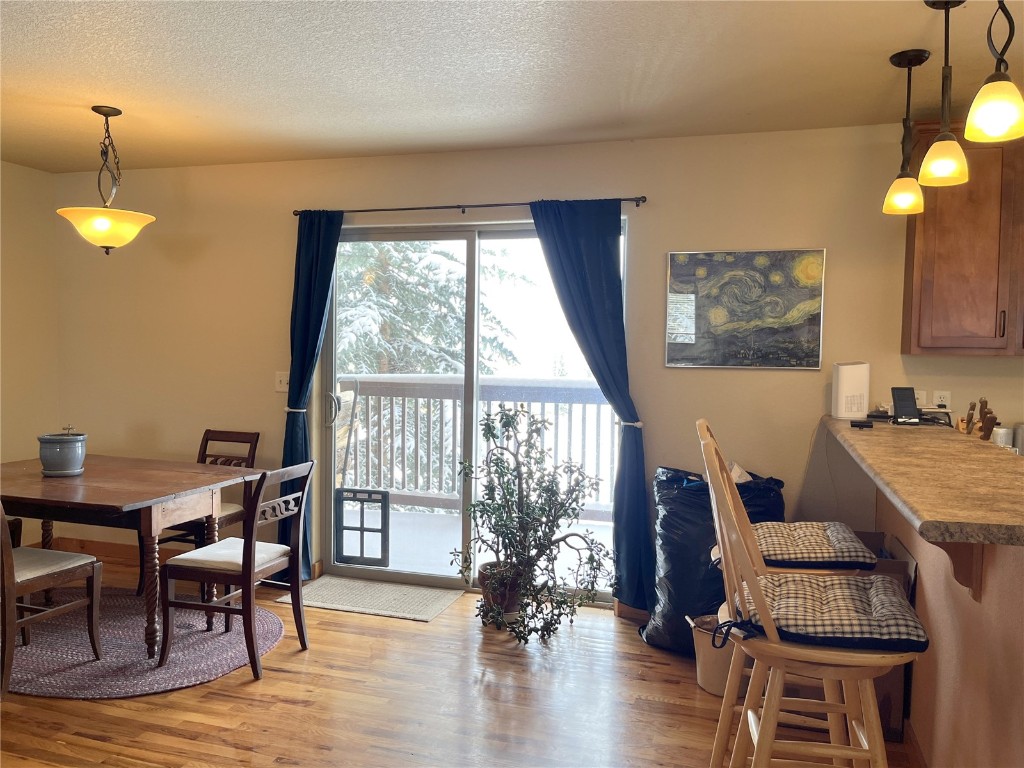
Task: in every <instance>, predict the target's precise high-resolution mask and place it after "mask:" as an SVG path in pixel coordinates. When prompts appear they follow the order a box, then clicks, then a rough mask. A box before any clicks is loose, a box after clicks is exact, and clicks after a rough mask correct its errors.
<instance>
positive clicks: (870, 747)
mask: <svg viewBox="0 0 1024 768" xmlns="http://www.w3.org/2000/svg"><path fill="white" fill-rule="evenodd" d="M698 433H699V434H700V437H701V451H702V453H703V456H704V463H705V467H706V470H707V478H708V482H709V484H710V487H711V501H712V511H713V515H714V519H715V528H716V533H717V534H718V536H719V543H720V545H721V548H722V558H723V567H724V575H725V583H726V602H725V604H724V605H723V608H722V616H721V618H722V621H723V623H722V625H721V626H720V627H719V629H720V630H721V631H723V632H724V634H725V636H726V637H728V638H729V639H730V640H732V641H733V642H735V643H736V644H737V646H738V647H739V649H741V650H742V652H743V654H745V655H746V656H749V657H750V658H752V659H753V661H754V667H753V671H752V672H751V676H750V682H749V685H748V688H747V694H746V697H745V698H744V700H743V704H742V705H741V706H740V711H739V715H740V717H739V727H738V730H737V734H736V738H735V741H734V743H733V747H732V756H731V760H730V766H745V765H746V764H747V759H748V757H749V756H750V752H751V749H753V757H752V762H751V764H752V766H753V768H762V767H763V766H768V765H770V763H771V760H772V759H773V757H775V758H776V759H777V758H778V756H779V755H785V757H787V758H789V759H804V760H807V761H810V760H813V759H819V760H820V759H823V758H824V759H829V758H831V759H832V760H833V761H835V762H836V764H845V763H843V762H841V761H848V760H853V761H855V764H856V761H863V764H867V765H870V766H872V767H873V768H878V767H879V766H885V765H886V764H887V763H886V756H885V737H884V735H883V733H882V726H881V720H880V716H879V713H878V702H877V699H876V696H875V688H874V680H875V678H877V677H879V676H881V675H883V674H885V673H886V672H888V671H889V670H890V669H891V668H892V667H893V666H895V665H899V664H905V663H907V662H909V661H912V660H913V659H914V658H915V657H916V656H917V655H918V654H919V653H920V652H922V651H924V650H925V649H926V648H927V646H928V638H927V635H926V634H925V631H924V628H923V627H922V626H921V623H920V621H919V620H918V618H917V615H916V614H915V613H914V610H913V608H912V607H911V606H910V603H909V602H908V601H907V599H906V597H905V595H904V594H903V587H902V586H901V585H900V584H899V582H897V581H896V580H895V579H893V578H891V577H889V576H882V575H856V576H854V575H834V574H820V573H808V572H801V573H781V572H778V571H775V572H770V571H769V569H768V567H767V565H766V564H765V562H764V559H763V558H762V556H761V554H760V551H759V550H758V549H757V547H756V546H755V545H753V544H752V543H751V540H750V539H749V537H744V536H743V535H742V534H741V526H742V522H741V518H742V517H745V512H744V510H743V505H742V501H741V500H740V496H739V492H738V490H737V489H736V484H735V482H734V481H733V479H732V477H731V475H730V473H729V470H728V466H727V463H726V460H725V458H724V456H723V455H722V453H721V450H720V449H719V447H718V445H717V443H716V442H715V441H714V438H713V437H712V436H711V434H710V430H708V429H707V423H706V422H704V421H703V420H701V421H700V422H698ZM737 658H738V659H739V661H738V662H737ZM742 676H743V659H742V657H738V656H737V655H736V654H734V657H733V662H732V663H731V665H730V669H729V678H728V681H727V683H726V690H725V695H724V696H723V699H722V708H721V712H720V717H719V724H718V734H716V742H717V740H718V737H719V736H720V735H721V734H722V733H723V732H724V733H725V735H726V739H728V735H729V732H730V731H731V728H732V723H733V720H734V702H735V701H736V699H737V696H738V692H739V687H740V682H741V679H742ZM793 676H797V677H799V678H810V679H815V680H821V681H823V683H824V688H825V698H824V700H819V699H808V698H796V697H793V698H783V695H782V694H783V687H784V685H785V683H786V681H787V677H789V678H792V677H793ZM822 715H824V719H822V718H821V716H822ZM780 723H781V724H793V725H798V726H804V727H808V726H810V727H816V728H823V727H824V728H827V730H828V733H829V743H827V744H823V743H820V742H817V741H802V740H796V739H788V740H785V739H782V738H781V737H780V734H779V730H778V728H779V725H780ZM716 752H717V750H716ZM722 757H724V750H723V754H722V755H721V756H718V755H717V754H716V753H713V756H712V765H713V766H715V768H718V765H720V763H721V758H722ZM716 758H717V760H718V761H717V762H716Z"/></svg>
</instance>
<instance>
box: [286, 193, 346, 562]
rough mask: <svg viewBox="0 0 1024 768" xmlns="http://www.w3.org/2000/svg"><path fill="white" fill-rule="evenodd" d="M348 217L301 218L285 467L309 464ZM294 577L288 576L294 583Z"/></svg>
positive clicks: (309, 513) (307, 536)
mask: <svg viewBox="0 0 1024 768" xmlns="http://www.w3.org/2000/svg"><path fill="white" fill-rule="evenodd" d="M344 215H345V214H344V211H302V212H301V213H299V235H298V245H297V246H296V249H295V287H294V288H293V290H292V323H291V352H292V363H291V368H290V369H289V371H288V416H287V417H286V419H285V425H284V455H283V457H282V459H281V466H284V467H288V466H291V465H293V464H301V463H302V462H304V461H309V460H310V458H311V456H310V451H309V423H308V421H307V419H306V407H307V406H308V405H309V395H310V392H311V391H312V389H313V371H314V369H315V368H316V362H317V358H319V356H320V346H321V344H323V340H324V329H325V328H326V326H327V302H328V301H329V300H330V298H331V285H332V283H333V281H334V260H335V257H336V256H337V254H338V238H339V237H340V236H341V221H342V219H343V218H344ZM312 517H313V506H312V494H309V495H307V497H306V509H305V510H304V511H303V538H302V574H301V577H302V578H303V579H309V578H311V577H312V569H311V567H310V564H311V563H312V561H313V558H312V554H313V550H312V545H311V533H310V531H311V530H312ZM291 524H292V518H285V519H284V520H282V521H281V525H280V527H279V529H278V541H280V542H281V543H282V544H287V543H288V536H289V535H290V534H291ZM290 576H291V574H289V578H290Z"/></svg>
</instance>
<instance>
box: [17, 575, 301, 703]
mask: <svg viewBox="0 0 1024 768" xmlns="http://www.w3.org/2000/svg"><path fill="white" fill-rule="evenodd" d="M82 591H83V590H82V588H81V587H77V588H72V589H56V590H54V601H55V602H57V603H62V602H68V601H70V600H71V599H74V598H75V597H80V596H81V595H82ZM36 599H37V600H41V599H42V597H41V596H38V597H36ZM145 613H146V609H145V603H144V601H143V598H141V597H136V596H135V593H134V592H133V591H129V590H126V589H114V588H104V589H103V593H102V598H101V602H100V645H101V649H100V650H101V651H102V652H103V658H102V659H99V660H97V659H96V658H95V657H94V656H93V653H92V646H91V645H90V644H89V632H88V629H87V626H86V611H85V609H82V610H76V611H69V612H68V613H65V614H63V615H61V616H57V617H55V618H53V619H49V620H47V621H40V622H38V623H36V624H33V625H32V627H31V637H30V642H29V645H28V646H22V645H21V635H20V633H19V635H18V639H17V645H16V647H15V650H14V668H13V670H12V673H11V684H10V690H11V692H12V693H22V694H27V695H29V696H47V697H51V698H60V699H122V698H128V697H130V696H143V695H145V694H149V693H161V692H164V691H173V690H175V689H177V688H188V687H190V686H193V685H198V684H200V683H206V682H209V681H210V680H214V679H216V678H218V677H221V676H223V675H226V674H227V673H228V672H231V671H233V670H235V669H238V668H239V667H242V666H245V667H248V666H249V656H248V654H247V653H246V652H245V636H244V635H243V633H242V622H241V619H240V618H237V617H236V618H235V621H234V622H233V623H232V628H231V632H227V633H225V632H224V623H223V622H224V618H223V616H217V617H215V620H214V629H213V631H212V632H207V631H206V616H205V614H203V613H201V612H200V611H189V610H181V609H178V610H177V611H175V617H174V627H175V629H174V640H173V644H172V646H171V656H170V658H169V659H168V660H167V664H166V665H165V666H163V667H157V665H156V663H157V660H156V659H148V658H146V643H145V640H144V639H143V638H144V636H145V627H146V618H145ZM158 615H159V614H158ZM283 634H284V625H283V624H282V623H281V619H279V618H278V617H277V616H275V615H274V614H273V613H271V612H270V611H268V610H266V609H264V608H260V607H258V606H257V608H256V639H257V647H258V648H259V651H260V655H261V656H262V655H263V654H265V653H266V652H267V651H269V650H270V649H272V648H273V647H274V646H276V645H277V644H278V642H279V641H280V640H281V636H282V635H283ZM159 655H160V648H159V638H158V639H157V656H159Z"/></svg>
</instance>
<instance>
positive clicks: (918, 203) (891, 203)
mask: <svg viewBox="0 0 1024 768" xmlns="http://www.w3.org/2000/svg"><path fill="white" fill-rule="evenodd" d="M923 210H924V193H923V192H921V185H920V184H918V183H917V179H915V178H914V177H913V176H911V175H910V174H909V173H908V174H907V175H906V176H904V175H903V174H900V175H899V176H897V177H896V180H895V181H894V182H893V183H892V184H891V185H889V191H888V192H886V193H885V200H884V201H883V202H882V213H889V214H894V215H899V214H910V213H921V211H923Z"/></svg>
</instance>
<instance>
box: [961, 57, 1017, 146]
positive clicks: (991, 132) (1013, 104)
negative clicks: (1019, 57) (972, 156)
mask: <svg viewBox="0 0 1024 768" xmlns="http://www.w3.org/2000/svg"><path fill="white" fill-rule="evenodd" d="M1021 136H1024V98H1021V95H1020V91H1019V90H1017V86H1016V85H1014V84H1013V81H1012V80H1011V79H1010V78H1009V76H1008V75H1003V74H999V73H997V74H995V75H991V76H990V77H989V78H988V80H986V81H985V84H984V85H983V86H981V90H979V91H978V95H977V96H975V97H974V101H973V102H972V103H971V110H970V112H968V113H967V124H966V125H965V126H964V138H965V139H967V140H968V141H977V142H992V141H1012V140H1013V139H1019V138H1020V137H1021Z"/></svg>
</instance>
